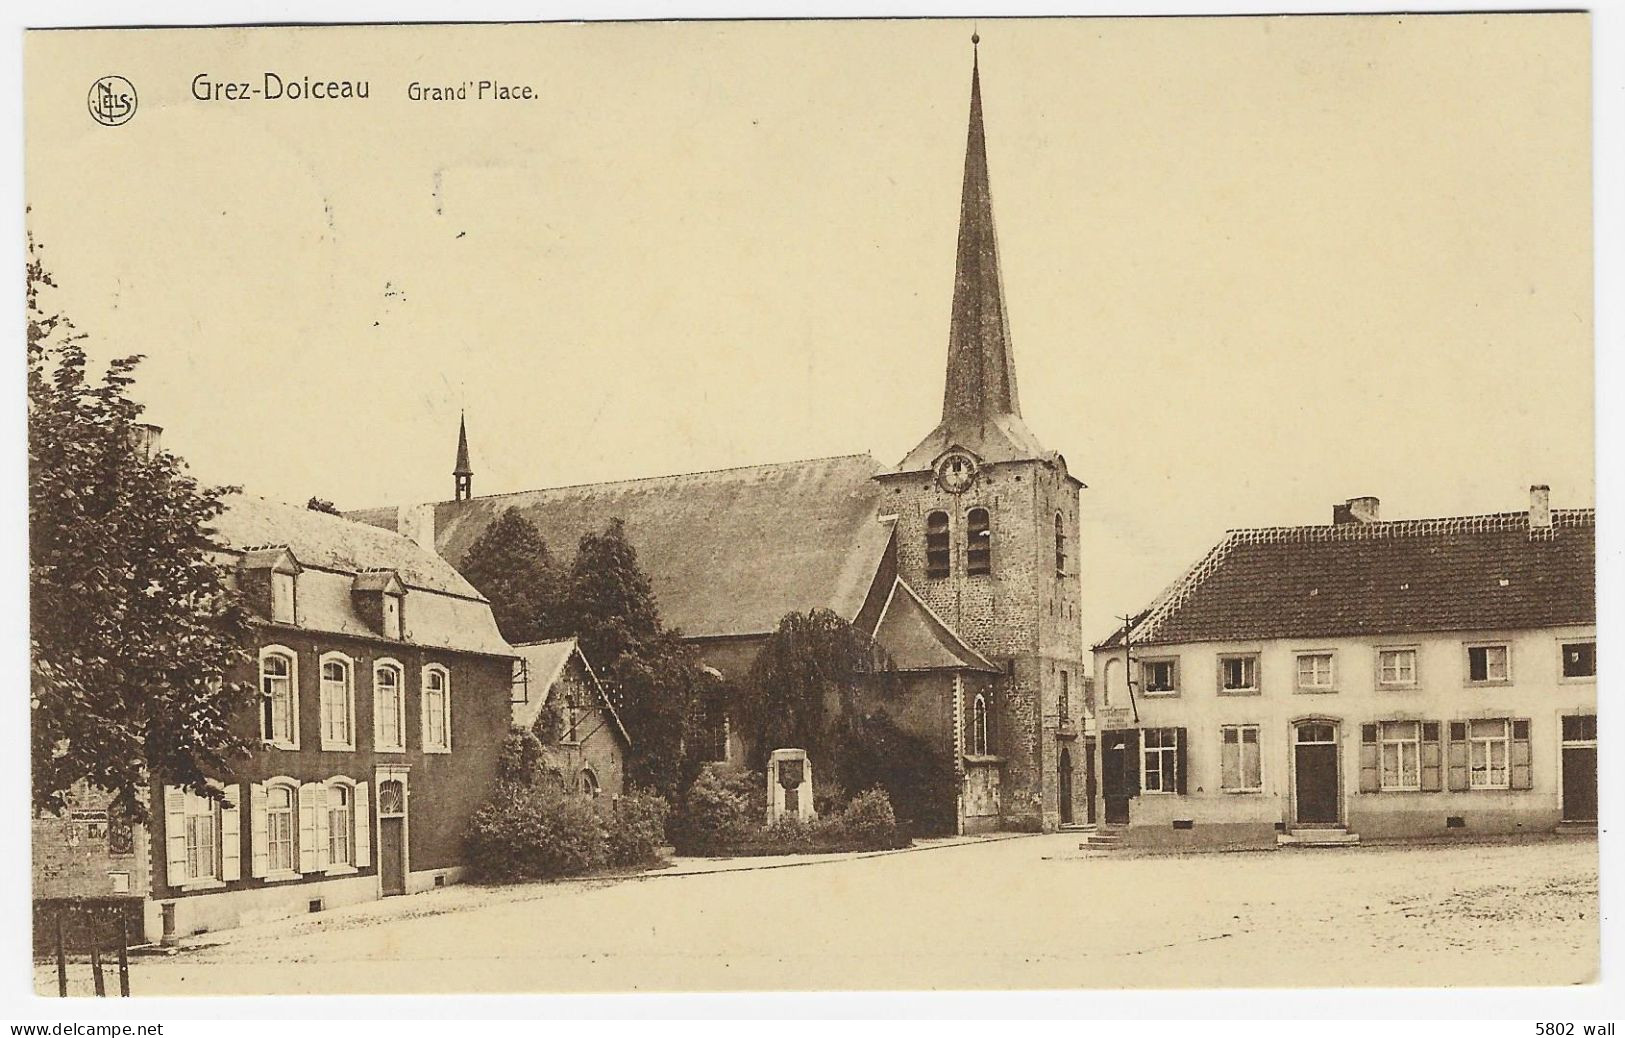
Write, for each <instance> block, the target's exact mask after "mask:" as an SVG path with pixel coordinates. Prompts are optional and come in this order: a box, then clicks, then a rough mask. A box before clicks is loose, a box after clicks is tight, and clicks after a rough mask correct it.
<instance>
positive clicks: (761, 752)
mask: <svg viewBox="0 0 1625 1038" xmlns="http://www.w3.org/2000/svg"><path fill="white" fill-rule="evenodd" d="M869 669H870V668H869V649H868V646H867V645H866V644H865V642H864V639H863V638H862V637H861V636H860V635H859V634H858V633H857V631H855V630H854V629H853V627H852V625H851V624H849V623H847V622H846V621H845V620H844V619H842V618H841V617H839V616H837V615H836V614H835V613H832V612H830V611H829V610H827V609H815V610H813V611H811V612H807V613H788V614H786V615H785V617H784V618H783V619H782V620H780V621H779V627H778V630H777V631H775V632H774V633H773V636H772V637H771V638H769V639H768V641H767V644H765V645H764V646H762V651H761V653H760V654H759V655H758V656H757V657H756V661H755V662H754V663H753V664H751V668H750V673H749V675H748V676H747V677H746V679H745V683H744V687H743V688H742V689H741V690H740V692H741V694H740V697H739V720H740V723H741V724H743V725H744V726H745V730H746V731H748V732H749V733H750V734H751V735H752V737H753V739H752V747H751V766H752V767H755V768H761V767H763V766H765V765H766V761H767V755H768V754H769V753H770V752H772V751H773V750H775V749H778V748H779V747H783V746H798V747H801V748H802V749H805V750H806V751H807V752H808V753H809V754H811V755H812V756H813V759H814V760H825V759H827V753H826V750H827V749H828V747H829V743H828V737H829V730H830V724H831V721H832V719H833V718H834V717H836V716H838V715H839V714H841V713H844V712H846V711H847V710H848V709H850V703H851V700H852V691H853V689H854V687H855V685H856V683H857V682H858V680H859V679H860V675H862V674H864V673H865V672H866V671H868V670H869Z"/></svg>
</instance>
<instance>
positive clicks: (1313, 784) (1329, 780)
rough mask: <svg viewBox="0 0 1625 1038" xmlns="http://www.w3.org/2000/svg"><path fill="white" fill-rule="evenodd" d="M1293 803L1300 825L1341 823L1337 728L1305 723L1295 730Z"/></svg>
mask: <svg viewBox="0 0 1625 1038" xmlns="http://www.w3.org/2000/svg"><path fill="white" fill-rule="evenodd" d="M1293 731H1294V735H1295V739H1294V743H1295V745H1294V747H1293V759H1292V764H1293V774H1294V776H1295V778H1294V786H1293V792H1294V794H1295V795H1294V798H1293V799H1294V802H1295V804H1296V805H1297V821H1298V824H1299V825H1335V824H1337V822H1338V815H1339V813H1340V812H1339V811H1338V781H1337V726H1336V725H1334V724H1332V723H1330V722H1328V721H1305V722H1302V723H1300V724H1299V725H1297V727H1296V728H1294V729H1293Z"/></svg>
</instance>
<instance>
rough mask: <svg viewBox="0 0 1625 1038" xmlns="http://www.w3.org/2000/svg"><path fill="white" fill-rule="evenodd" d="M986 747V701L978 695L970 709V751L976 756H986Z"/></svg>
mask: <svg viewBox="0 0 1625 1038" xmlns="http://www.w3.org/2000/svg"><path fill="white" fill-rule="evenodd" d="M987 747H988V739H987V699H986V698H985V697H984V696H982V695H980V694H978V695H977V697H976V701H975V702H974V703H972V704H971V708H970V751H971V753H972V754H974V755H977V756H986V755H987V752H988V749H987Z"/></svg>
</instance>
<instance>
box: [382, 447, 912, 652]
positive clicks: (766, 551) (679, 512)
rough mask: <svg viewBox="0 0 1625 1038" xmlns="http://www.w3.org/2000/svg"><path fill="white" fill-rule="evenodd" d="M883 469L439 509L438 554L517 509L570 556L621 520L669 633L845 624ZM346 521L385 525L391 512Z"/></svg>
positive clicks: (499, 499) (874, 537) (460, 551)
mask: <svg viewBox="0 0 1625 1038" xmlns="http://www.w3.org/2000/svg"><path fill="white" fill-rule="evenodd" d="M880 468H881V466H880V465H879V464H878V463H877V462H876V461H875V460H874V458H872V457H871V456H869V455H867V454H854V455H847V456H844V457H835V458H817V459H813V460H809V461H794V462H784V463H780V464H770V465H752V466H746V467H743V468H733V469H722V470H717V471H711V472H695V473H688V474H685V475H676V476H656V477H652V478H647V479H631V480H623V481H620V482H614V483H591V484H585V485H581V486H571V487H557V488H552V489H545V490H527V491H522V492H520V493H515V494H501V495H496V496H491V497H477V498H474V499H472V500H469V501H442V502H440V503H438V504H436V505H435V506H434V512H435V547H436V550H438V551H439V552H440V554H441V555H444V556H445V557H446V558H448V559H450V560H451V561H452V562H453V563H454V564H455V563H458V562H461V561H462V558H463V556H464V555H465V554H466V553H467V552H468V549H469V547H470V546H471V545H472V544H473V543H474V541H475V540H476V539H477V538H478V537H479V535H480V534H481V533H483V532H484V531H485V529H486V527H488V526H489V525H490V524H491V523H492V522H493V521H494V520H495V519H496V518H497V517H498V516H499V515H501V514H502V513H503V512H504V511H506V510H508V509H515V510H517V511H518V512H519V513H520V514H521V515H523V516H524V517H525V518H527V519H529V520H530V521H531V522H532V523H534V524H536V527H537V529H539V530H540V531H541V532H542V536H543V537H545V538H546V540H547V543H548V546H549V547H550V548H551V549H552V550H553V551H554V553H555V554H557V555H559V556H561V557H563V558H566V559H568V558H569V557H570V556H571V555H572V554H573V553H574V552H575V548H576V545H577V543H578V542H579V541H580V539H581V536H582V535H583V534H586V533H597V532H600V531H602V530H603V528H604V526H605V525H606V524H607V523H608V522H609V521H610V520H611V519H614V518H619V519H621V520H622V521H623V522H624V523H625V526H626V533H627V536H628V538H629V539H630V540H631V542H632V545H633V547H635V548H636V549H637V552H638V562H639V563H640V564H641V565H642V567H643V570H644V572H645V573H647V574H648V575H649V580H650V583H651V584H652V585H653V587H654V592H655V596H656V598H657V600H658V602H659V605H660V613H661V617H662V619H663V620H664V621H665V622H666V624H667V625H668V626H671V627H675V628H677V629H679V630H681V631H682V632H683V633H684V634H685V635H688V636H690V637H718V636H729V635H735V636H737V635H750V634H766V633H768V632H771V631H773V630H775V629H776V628H777V627H778V624H779V620H780V619H781V618H782V617H783V616H784V614H786V613H788V612H791V611H793V610H794V611H805V610H809V609H814V608H827V609H831V610H833V611H834V612H836V613H838V614H840V615H841V616H844V617H846V618H848V619H852V618H853V617H855V616H856V615H857V612H858V610H859V609H860V608H861V607H862V605H863V601H864V597H865V596H866V595H867V593H868V591H869V587H870V585H871V584H872V583H873V581H874V578H875V573H876V571H877V568H878V567H879V564H880V559H881V556H882V555H883V554H884V552H885V549H886V545H887V543H888V542H889V541H890V539H891V532H892V525H893V524H892V523H890V522H881V521H880V518H879V513H880V506H881V503H882V502H881V497H880V487H879V485H878V484H876V483H875V482H874V479H873V477H874V475H875V474H876V473H877V472H879V471H880ZM350 514H351V515H352V516H353V517H355V518H357V519H359V520H362V521H368V522H376V523H377V524H379V525H384V526H387V527H389V528H393V527H394V526H395V525H396V510H394V509H369V510H366V511H365V512H355V513H350Z"/></svg>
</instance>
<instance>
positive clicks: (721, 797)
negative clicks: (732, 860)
mask: <svg viewBox="0 0 1625 1038" xmlns="http://www.w3.org/2000/svg"><path fill="white" fill-rule="evenodd" d="M766 781H767V780H766V779H765V778H764V777H762V776H759V775H756V774H755V773H753V772H749V771H745V770H744V769H742V768H735V767H732V766H730V765H727V764H717V763H712V764H707V765H706V766H705V767H703V768H702V769H700V774H699V777H698V778H696V779H695V780H694V784H693V785H691V786H689V787H688V792H687V793H685V794H684V795H683V800H682V805H681V807H680V809H679V810H678V814H677V817H676V818H675V819H674V823H673V825H672V827H671V836H672V842H673V844H675V845H676V848H677V852H678V853H679V854H720V853H723V852H724V851H726V850H728V849H729V848H731V847H736V846H739V845H740V844H743V843H745V842H746V841H748V840H749V839H751V838H752V837H753V836H755V835H756V834H757V833H758V832H759V831H760V830H761V828H762V822H763V819H764V818H765V816H766V813H767V791H766Z"/></svg>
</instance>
